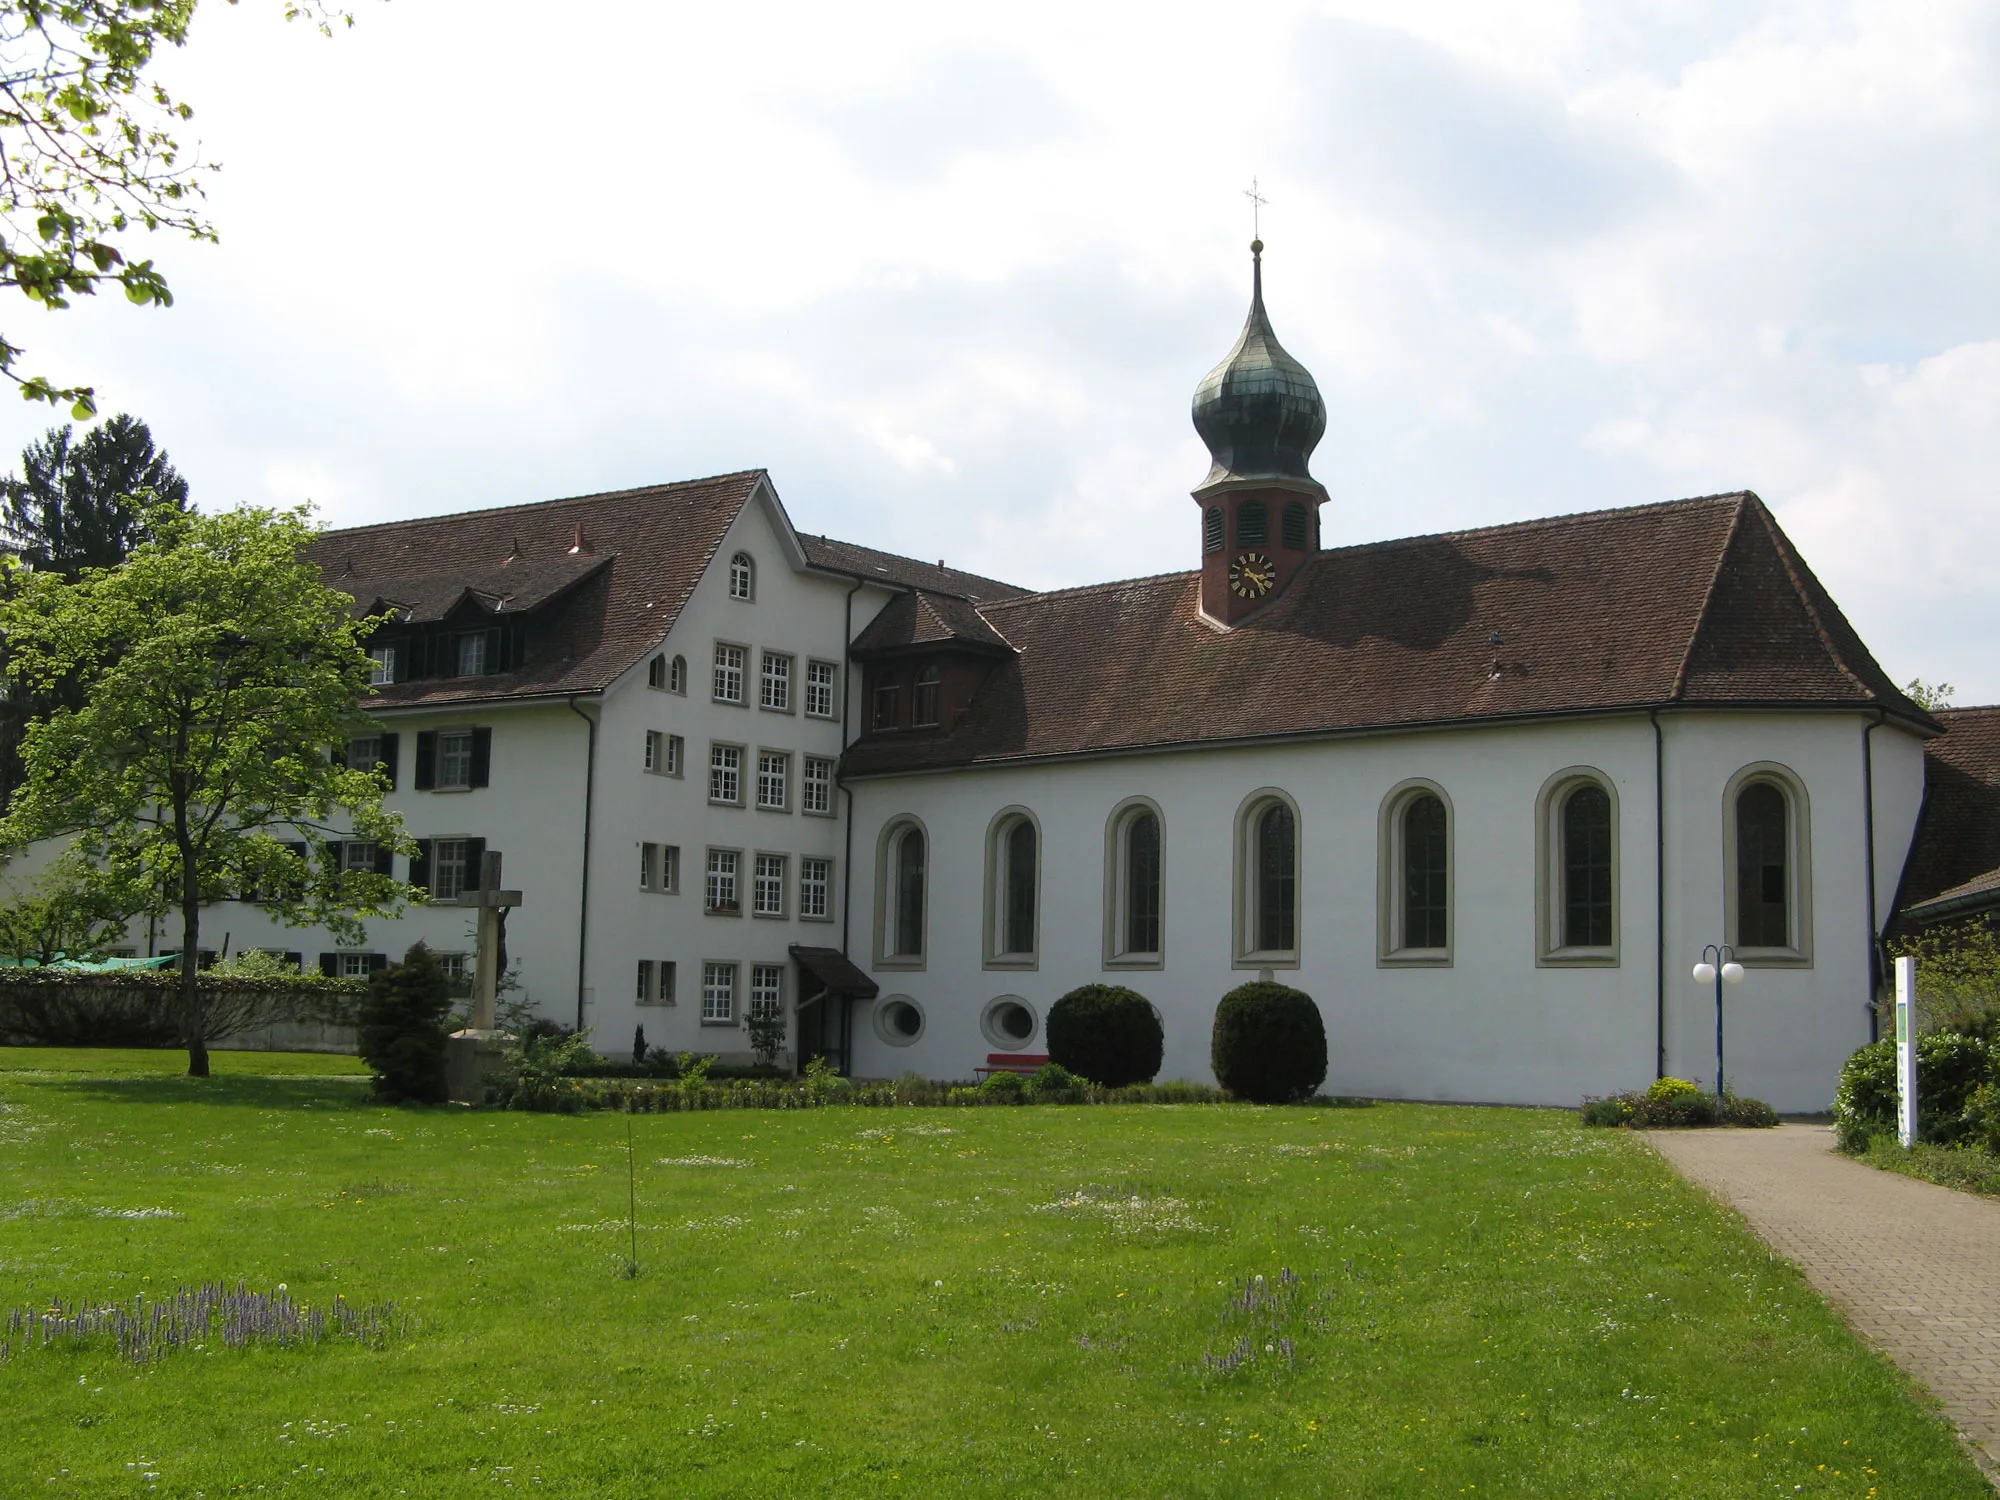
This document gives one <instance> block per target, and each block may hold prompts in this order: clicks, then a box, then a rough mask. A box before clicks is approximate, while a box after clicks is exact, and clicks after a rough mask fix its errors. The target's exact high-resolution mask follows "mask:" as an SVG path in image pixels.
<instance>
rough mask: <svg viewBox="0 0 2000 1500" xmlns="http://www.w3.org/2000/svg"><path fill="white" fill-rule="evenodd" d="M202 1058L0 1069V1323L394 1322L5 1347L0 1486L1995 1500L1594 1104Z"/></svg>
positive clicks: (1794, 1288) (1938, 1427)
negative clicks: (509, 1089) (766, 1104)
mask: <svg viewBox="0 0 2000 1500" xmlns="http://www.w3.org/2000/svg"><path fill="white" fill-rule="evenodd" d="M88 1056H95V1057H100V1058H113V1057H116V1056H117V1055H116V1054H102V1053H100V1054H90V1055H88ZM222 1056H224V1057H229V1058H230V1064H229V1066H228V1067H227V1068H226V1069H221V1070H219V1072H220V1076H218V1077H216V1078H214V1079H211V1080H208V1081H207V1082H205V1083H197V1082H194V1081H192V1080H188V1079H184V1078H180V1077H175V1076H170V1075H167V1074H162V1075H160V1076H151V1077H148V1076H143V1075H134V1074H131V1073H120V1072H119V1071H118V1070H116V1069H111V1068H103V1069H97V1070H87V1071H77V1070H75V1069H73V1068H71V1067H69V1066H68V1065H65V1067H63V1068H55V1067H50V1066H48V1065H47V1064H46V1063H45V1064H43V1065H41V1066H40V1067H39V1069H38V1070H35V1071H21V1070H13V1071H6V1072H0V1309H3V1308H5V1307H7V1306H12V1305H18V1304H42V1303H46V1302H47V1301H48V1300H49V1299H50V1298H62V1299H64V1300H66V1301H71V1302H74V1301H76V1300H78V1299H84V1300H91V1301H103V1300H110V1299H117V1298H129V1297H131V1296H132V1295H133V1294H134V1293H136V1292H142V1291H143V1292H148V1293H152V1294H160V1293H165V1292H169V1291H171V1290H172V1289H174V1288H175V1287H178V1286H182V1285H188V1284H193V1283H199V1282H202V1281H206V1280H223V1281H227V1282H230V1283H234V1282H236V1281H238V1280H241V1281H244V1282H247V1283H248V1284H249V1285H250V1286H251V1287H253V1288H256V1289H261V1290H271V1289H273V1288H275V1287H277V1286H278V1285H279V1284H280V1283H283V1284H285V1285H286V1286H287V1287H288V1288H289V1289H290V1292H291V1294H292V1295H294V1296H298V1297H303V1298H305V1299H306V1300H308V1301H310V1302H313V1303H324V1302H325V1301H326V1300H327V1299H330V1298H331V1297H332V1296H333V1294H334V1293H335V1292H336V1291H337V1292H339V1293H341V1294H343V1295H344V1296H345V1297H347V1298H349V1299H352V1300H357V1301H361V1302H377V1301H385V1300H392V1299H393V1301H394V1302H395V1303H396V1304H397V1306H398V1307H399V1308H400V1309H402V1310H403V1311H404V1312H405V1313H406V1314H407V1323H406V1325H405V1326H404V1328H403V1329H402V1331H401V1332H400V1333H399V1334H398V1335H397V1336H396V1337H395V1338H394V1339H393V1340H391V1341H390V1343H389V1344H388V1346H387V1347H383V1348H366V1347H360V1346H355V1345H338V1344H327V1345H322V1346H319V1347H316V1348H309V1349H293V1350H279V1349H255V1350H234V1351H232V1350H228V1349H224V1348H217V1347H209V1348H207V1349H204V1350H202V1351H201V1352H186V1353H181V1354H177V1355H171V1356H168V1357H167V1358H165V1359H163V1360H161V1361H160V1362H158V1363H156V1364H154V1365H152V1366H149V1367H146V1368H143V1369H141V1368H135V1367H133V1366H131V1365H127V1364H121V1363H120V1362H119V1361H118V1359H117V1358H116V1357H115V1356H114V1355H112V1354H110V1353H109V1352H108V1351H107V1350H106V1349H105V1348H103V1347H102V1346H98V1347H95V1348H91V1349H87V1350H83V1351H79V1350H75V1349H61V1350H39V1349H29V1350H26V1351H23V1350H20V1349H18V1348H17V1349H16V1350H15V1352H14V1354H13V1357H12V1360H11V1362H10V1363H8V1364H6V1365H4V1366H0V1393H4V1400H0V1449H4V1455H3V1456H0V1494H4V1495H6V1496H15V1495H89V1496H101V1495H110V1496H119V1495H137V1494H146V1495H176V1496H197V1495H199V1496H207V1497H218V1496H222V1495H226V1494H232V1493H238V1492H249V1493H256V1492H258V1491H260V1490H262V1491H264V1492H265V1493H270V1494H276V1493H279V1492H283V1491H289V1492H292V1493H299V1494H316V1495H318V1494H327V1495H340V1496H343V1497H344V1496H375V1495H381V1496H394V1495H403V1494H408V1495H414V1496H437V1495H461V1494H466V1495H470V1494H480V1495H487V1494H492V1493H494V1492H496V1491H499V1490H502V1489H509V1488H511V1489H514V1490H521V1491H526V1490H539V1491H541V1492H542V1493H549V1494H564V1495H576V1496H596V1495H609V1496H626V1495H631V1496H654V1495H659V1496H682V1495H729V1496H747V1495H771V1496H792V1495H837V1496H843V1497H845V1496H872V1495H908V1496H912V1497H931V1496H947V1495H948V1496H958V1495H995V1496H1001V1495H1005V1496H1018V1495H1028V1496H1037V1495H1044V1494H1050V1495H1078V1496H1145V1497H1156V1496H1188V1497H1192V1496H1205V1495H1231V1496H1235V1495H1242V1496H1257V1497H1263V1496H1286V1497H1290V1496H1312V1495H1327V1496H1367V1497H1371V1500H1372V1497H1378V1496H1456V1495H1461V1494H1466V1495H1472V1494H1478V1495H1491V1496H1611V1497H1619V1500H1625V1497H1635V1496H1661V1497H1673V1500H1686V1497H1694V1496H1713V1497H1729V1500H1736V1497H1741V1496H1754V1495H1764V1494H1770V1495H1786V1496H1789V1495H1799V1494H1803V1495H1808V1496H1828V1495H1839V1496H1852V1497H1855V1500H1865V1497H1867V1496H1870V1495H1878V1496H1880V1497H1882V1500H1889V1497H1897V1496H1906V1497H1920V1500H1943V1497H1953V1496H1964V1497H1967V1500H1972V1497H1985V1500H1991V1494H1992V1491H1991V1489H1990V1487H1988V1486H1987V1485H1986V1483H1985V1481H1984V1480H1983V1479H1981V1478H1980V1476H1979V1475H1978V1473H1977V1471H1976V1470H1975V1469H1974V1468H1973V1467H1972V1466H1971V1464H1970V1463H1969V1462H1968V1461H1967V1460H1966V1459H1965V1458H1964V1457H1963V1456H1962V1455H1961V1454H1960V1452H1959V1451H1958V1449H1957V1447H1956V1445H1955V1443H1954V1441H1953V1439H1952V1437H1951V1435H1950V1433H1949V1431H1948V1430H1947V1429H1946V1427H1945V1426H1944V1425H1943V1424H1942V1423H1941V1422H1940V1421H1938V1420H1937V1419H1935V1418H1934V1417H1933V1416H1931V1415H1929V1414H1928V1413H1927V1412H1926V1411H1925V1410H1924V1409H1923V1408H1922V1407H1921V1406H1920V1405H1919V1404H1918V1403H1917V1402H1916V1401H1915V1400H1913V1399H1912V1398H1911V1397H1910V1395H1909V1394H1908V1393H1907V1389H1906V1387H1905V1385H1904V1384H1903V1382H1902V1381H1901V1380H1900V1378H1899V1377H1898V1376H1897V1375H1896V1374H1895V1372H1894V1371H1893V1370H1891V1369H1890V1367H1888V1366H1887V1365H1885V1364H1884V1363H1883V1362H1881V1361H1880V1360H1878V1359H1876V1358H1875V1357H1874V1356H1873V1355H1871V1354H1869V1353H1868V1352H1866V1351H1865V1350H1863V1349H1862V1348H1861V1347H1860V1346H1859V1345H1858V1344H1857V1343H1856V1341H1855V1340H1854V1339H1853V1338H1852V1337H1851V1336H1850V1335H1849V1334H1848V1333H1847V1332H1846V1331H1845V1329H1844V1328H1843V1327H1842V1325H1841V1324H1840V1323H1839V1322H1838V1320H1837V1319H1836V1318H1835V1317H1834V1316H1833V1315H1832V1314H1831V1313H1830V1312H1829V1311H1827V1309H1826V1308H1825V1307H1824V1306H1823V1305H1822V1304H1821V1303H1820V1302H1819V1301H1818V1300H1817V1299H1816V1298H1814V1297H1813V1296H1812V1295H1811V1293H1810V1292H1809V1291H1808V1290H1807V1289H1806V1288H1805V1286H1804V1285H1803V1283H1802V1282H1801V1281H1800V1279H1799V1278H1798V1277H1797V1276H1796V1275H1795V1274H1794V1273H1793V1272H1791V1271H1790V1270H1789V1269H1787V1268H1786V1267H1784V1266H1783V1265H1781V1264H1778V1263H1775V1262H1773V1261H1772V1260H1771V1259H1770V1257H1769V1256H1768V1255H1767V1254H1766V1253H1765V1252H1764V1251H1763V1250H1762V1249H1761V1248H1760V1247H1759V1246H1758V1245H1757V1244H1756V1243H1755V1242H1754V1241H1752V1240H1751V1239H1750V1238H1749V1237H1748V1236H1747V1235H1746V1234H1745V1233H1744V1232H1743V1231H1742V1230H1741V1229H1740V1228H1739V1227H1738V1225H1737V1224H1736V1223H1735V1221H1733V1220H1732V1219H1731V1218H1729V1217H1728V1216H1727V1215H1725V1214H1724V1213H1722V1212H1721V1211H1719V1210H1718V1209H1716V1208H1715V1207H1714V1206H1712V1205H1711V1204H1710V1203H1709V1202H1708V1201H1707V1200H1705V1199H1704V1198H1702V1197H1701V1196H1700V1195H1699V1194H1697V1193H1695V1192H1693V1191H1691V1190H1690V1189H1688V1188H1687V1187H1685V1186H1684V1185H1682V1184H1681V1183H1680V1182H1679V1181H1678V1180H1677V1179H1676V1178H1674V1177H1672V1176H1671V1175H1670V1174H1669V1173H1668V1172H1667V1171H1666V1170H1665V1169H1664V1168H1663V1166H1662V1165H1661V1164H1660V1163H1659V1161H1658V1160H1657V1159H1656V1158H1655V1157H1654V1156H1653V1155H1652V1154H1651V1152H1650V1150H1649V1149H1648V1148H1647V1147H1646V1146H1645V1145H1644V1143H1643V1142H1641V1141H1639V1140H1637V1139H1634V1138H1632V1137H1630V1136H1628V1135H1626V1134H1624V1133H1622V1132H1617V1131H1591V1132H1585V1131H1584V1130H1582V1129H1580V1128H1579V1127H1578V1126H1577V1125H1576V1124H1575V1123H1574V1120H1573V1117H1571V1116H1569V1115H1567V1114H1561V1113H1553V1112H1537V1111H1527V1110H1494V1109H1469V1108H1467V1109H1461V1108H1446V1107H1423V1106H1384V1107H1378V1108H1374V1109H1344V1110H1322V1109H1288V1110H1278V1109H1270V1110H1267V1109H1252V1108H1247V1107H1223V1108H1218V1107H1162V1106H1150V1107H1149V1106H1136V1107H1122V1108H1102V1107H1100V1108H1056V1107H1040V1108H1022V1109H961V1110H913V1109H904V1110H861V1109H825V1110H812V1111H798V1112H753V1111H727V1112H715V1113H708V1114H697V1115H652V1116H643V1117H639V1118H636V1119H630V1120H629V1121H628V1118H627V1117H624V1116H612V1115H593V1116H584V1117H574V1118H572V1117H560V1116H543V1115H502V1114H490V1113H479V1112H473V1111H468V1110H435V1111H415V1110H394V1109H384V1108H381V1107H379V1106H376V1105H375V1104H373V1103H371V1102H370V1101H369V1099H368V1097H367V1093H366V1091H365V1089H363V1088H360V1087H358V1086H357V1085H356V1084H355V1083H354V1082H352V1081H350V1080H346V1079H341V1078H323V1077H313V1076H311V1074H312V1072H313V1071H314V1070H315V1069H317V1068H320V1067H322V1066H325V1065H326V1064H327V1062H328V1060H326V1059H320V1058H314V1059H310V1060H309V1061H308V1062H306V1063H302V1064H300V1065H299V1067H298V1070H297V1071H290V1064H288V1063H285V1062H283V1061H281V1060H280V1059H277V1058H274V1057H272V1056H270V1055H269V1054H235V1055H234V1056H231V1055H229V1054H223V1055H222ZM86 1060H87V1059H86ZM172 1062H173V1060H172V1059H171V1057H169V1058H168V1059H167V1063H166V1064H163V1066H170V1065H171V1064H172ZM0 1066H4V1067H7V1068H9V1069H13V1068H14V1066H15V1065H14V1064H13V1063H12V1062H8V1063H5V1064H0ZM628 1124H629V1126H630V1128H631V1130H632V1132H633V1139H634V1141H635V1144H636V1148H637V1151H636V1160H637V1162H638V1165H639V1175H638V1194H639V1211H638V1219H639V1223H640V1236H639V1259H640V1262H641V1273H640V1275H639V1276H638V1277H637V1279H627V1278H626V1277H625V1276H624V1275H623V1274H622V1273H623V1269H624V1254H625V1247H626V1236H625V1211H626V1156H625V1141H626V1130H627V1128H628ZM138 1210H154V1211H156V1212H155V1213H153V1214H150V1215H147V1216H144V1217H139V1216H134V1215H135V1211H138ZM1287 1273H1289V1274H1290V1275H1292V1276H1295V1277H1297V1278H1299V1281H1298V1284H1297V1286H1296V1287H1291V1286H1289V1285H1287V1283H1286V1275H1287ZM1257 1276H1262V1277H1264V1278H1266V1279H1265V1281H1264V1283H1263V1284H1262V1288H1261V1290H1259V1289H1257V1288H1256V1285H1255V1283H1251V1285H1252V1288H1253V1294H1252V1295H1251V1296H1250V1297H1249V1298H1248V1299H1247V1300H1248V1301H1249V1302H1251V1303H1254V1304H1257V1305H1256V1306H1254V1307H1252V1308H1249V1309H1246V1308H1245V1306H1244V1305H1243V1304H1244V1302H1245V1300H1246V1298H1245V1286H1246V1278H1252V1277H1257ZM1273 1296H1275V1297H1276V1299H1277V1300H1276V1303H1275V1305H1274V1304H1273V1303H1272V1302H1271V1300H1270V1299H1271V1298H1272V1297H1273ZM1246 1340H1247V1348H1248V1350H1249V1355H1250V1357H1249V1358H1248V1359H1247V1360H1245V1361H1243V1362H1242V1363H1241V1364H1240V1365H1238V1366H1236V1367H1235V1368H1234V1369H1232V1370H1228V1371H1224V1370H1221V1369H1218V1368H1216V1367H1215V1362H1216V1361H1217V1360H1219V1359H1220V1358H1221V1357H1224V1356H1228V1355H1230V1354H1231V1353H1232V1352H1234V1351H1237V1350H1240V1349H1242V1348H1244V1347H1245V1342H1244V1341H1246ZM1285 1340H1290V1341H1291V1342H1290V1350H1291V1354H1292V1358H1291V1360H1290V1361H1288V1360H1287V1359H1286V1358H1285V1350H1286V1347H1287V1346H1286V1344H1285V1342H1284V1341H1285ZM153 1476H157V1477H153Z"/></svg>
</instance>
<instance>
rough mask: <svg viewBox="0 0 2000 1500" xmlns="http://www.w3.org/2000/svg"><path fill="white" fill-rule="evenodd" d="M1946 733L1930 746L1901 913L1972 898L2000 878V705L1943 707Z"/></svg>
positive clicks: (1941, 715)
mask: <svg viewBox="0 0 2000 1500" xmlns="http://www.w3.org/2000/svg"><path fill="white" fill-rule="evenodd" d="M1937 720H1938V722H1939V723H1940V724H1942V725H1943V726H1944V731H1945V732H1944V734H1943V735H1941V736H1940V737H1939V738H1937V739H1934V740H1932V741H1930V742H1929V743H1928V744H1927V745H1925V746H1924V772H1925V790H1924V817H1923V823H1922V824H1921V826H1920V827H1919V828H1918V829H1917V840H1916V845H1915V847H1914V848H1912V849H1911V851H1910V861H1909V864H1908V866H1907V867H1906V868H1905V870H1904V873H1903V888H1902V891H1901V892H1900V893H1899V895H1898V899H1897V905H1898V910H1899V912H1901V913H1902V914H1905V915H1915V916H1916V917H1918V919H1919V920H1921V919H1922V918H1924V917H1925V916H1929V915H1942V914H1943V913H1924V912H1915V911H1913V908H1916V907H1918V906H1921V905H1922V904H1923V903H1926V902H1930V901H1943V900H1945V898H1948V897H1954V896H1969V895H1972V894H1974V892H1972V891H1970V890H1969V889H1968V887H1970V886H1974V885H1977V884H1978V883H1979V882H1980V881H1981V880H1987V879H1993V878H1994V877H1995V874H1996V872H2000V707H1991V708H1945V709H1940V710H1938V713H1937Z"/></svg>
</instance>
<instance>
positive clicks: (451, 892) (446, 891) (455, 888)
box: [431, 839, 466, 901]
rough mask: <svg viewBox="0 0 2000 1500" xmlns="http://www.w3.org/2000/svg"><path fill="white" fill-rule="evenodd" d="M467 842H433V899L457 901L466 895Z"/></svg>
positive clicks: (436, 840) (447, 840)
mask: <svg viewBox="0 0 2000 1500" xmlns="http://www.w3.org/2000/svg"><path fill="white" fill-rule="evenodd" d="M465 846H466V840H464V839H432V840H431V899H432V900H433V901H456V900H457V899H458V898H459V897H460V896H462V895H464V894H465V875H466V869H465V866H466V858H465V854H466V849H465Z"/></svg>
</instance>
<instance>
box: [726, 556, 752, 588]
mask: <svg viewBox="0 0 2000 1500" xmlns="http://www.w3.org/2000/svg"><path fill="white" fill-rule="evenodd" d="M756 584H757V565H756V564H755V563H754V562H752V561H751V560H750V554H749V553H747V552H739V553H737V554H736V555H735V556H734V557H732V558H730V559H729V597H730V598H732V599H748V598H750V597H751V594H752V592H753V590H754V589H755V588H756Z"/></svg>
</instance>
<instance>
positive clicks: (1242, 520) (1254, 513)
mask: <svg viewBox="0 0 2000 1500" xmlns="http://www.w3.org/2000/svg"><path fill="white" fill-rule="evenodd" d="M1270 540H1271V517H1270V513H1269V512H1268V511H1266V510H1265V509H1264V502H1263V501H1262V500H1245V501H1244V502H1243V503H1242V504H1241V505H1239V506H1238V507H1237V508H1236V545H1237V546H1239V547H1247V546H1251V545H1253V544H1254V545H1257V546H1262V545H1264V544H1265V543H1267V542H1269V541H1270Z"/></svg>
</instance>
